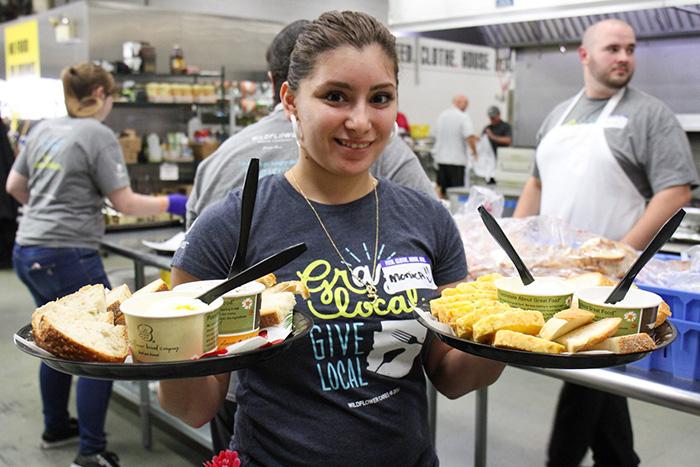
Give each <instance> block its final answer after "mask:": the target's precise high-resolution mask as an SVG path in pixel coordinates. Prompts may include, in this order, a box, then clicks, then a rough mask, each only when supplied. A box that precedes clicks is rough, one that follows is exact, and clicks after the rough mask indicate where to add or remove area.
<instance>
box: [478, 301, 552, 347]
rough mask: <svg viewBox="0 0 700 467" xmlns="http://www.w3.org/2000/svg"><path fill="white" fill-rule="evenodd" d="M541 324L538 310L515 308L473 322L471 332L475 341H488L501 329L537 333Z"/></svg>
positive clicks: (542, 322) (541, 318) (540, 314)
mask: <svg viewBox="0 0 700 467" xmlns="http://www.w3.org/2000/svg"><path fill="white" fill-rule="evenodd" d="M543 325H544V318H543V317H542V313H540V312H539V311H534V310H519V309H515V310H513V311H504V312H503V313H497V314H495V315H491V316H487V317H485V318H481V319H480V320H479V321H477V322H476V323H475V324H474V327H473V330H472V332H473V337H474V340H475V341H476V342H490V341H491V340H492V339H493V336H494V334H496V332H498V331H500V330H502V329H507V330H509V331H517V332H522V333H524V334H537V333H538V332H539V331H540V329H542V326H543Z"/></svg>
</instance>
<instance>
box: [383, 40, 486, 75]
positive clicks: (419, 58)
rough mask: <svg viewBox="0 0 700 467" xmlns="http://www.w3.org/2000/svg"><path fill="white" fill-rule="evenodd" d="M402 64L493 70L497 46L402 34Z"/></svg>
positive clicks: (399, 49)
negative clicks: (411, 36) (417, 37)
mask: <svg viewBox="0 0 700 467" xmlns="http://www.w3.org/2000/svg"><path fill="white" fill-rule="evenodd" d="M396 53H397V55H398V58H399V62H400V64H401V65H415V64H416V62H417V63H418V66H419V67H421V68H422V67H430V68H433V69H442V70H444V71H455V72H476V73H493V72H494V71H495V50H494V49H492V48H490V47H483V46H477V45H470V44H460V43H456V42H448V41H442V40H436V39H426V38H422V37H421V38H420V39H419V40H418V41H416V40H415V38H409V37H401V38H398V39H397V41H396Z"/></svg>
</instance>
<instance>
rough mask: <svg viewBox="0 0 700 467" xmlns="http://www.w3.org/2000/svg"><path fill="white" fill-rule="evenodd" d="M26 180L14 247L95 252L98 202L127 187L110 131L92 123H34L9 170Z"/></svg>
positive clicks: (63, 120)
mask: <svg viewBox="0 0 700 467" xmlns="http://www.w3.org/2000/svg"><path fill="white" fill-rule="evenodd" d="M12 168H13V170H15V171H17V172H19V173H20V174H22V175H24V176H25V177H27V179H28V188H29V192H30V195H29V203H28V204H27V205H26V206H25V208H24V213H23V216H22V218H21V221H20V224H19V229H18V230H17V243H18V244H20V245H23V246H31V245H41V246H47V247H79V248H92V249H97V248H98V247H99V242H100V239H101V238H102V236H103V235H104V217H103V216H102V206H103V204H104V197H105V196H106V195H107V194H109V193H111V192H112V191H114V190H117V189H120V188H124V187H127V186H129V175H128V173H127V170H126V166H125V165H124V156H123V155H122V152H121V147H120V146H119V142H118V141H117V138H116V137H115V136H114V134H113V133H112V130H110V129H109V128H107V127H106V126H104V125H102V124H101V123H100V122H99V121H97V120H95V119H94V118H71V117H61V118H57V119H52V120H45V121H43V122H40V123H39V124H38V125H37V126H36V127H35V128H34V129H33V130H32V131H31V132H30V133H29V136H28V138H27V144H26V146H25V148H24V150H23V151H22V152H21V153H20V155H19V156H18V157H17V160H16V161H15V163H14V165H13V166H12Z"/></svg>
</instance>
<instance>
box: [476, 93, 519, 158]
mask: <svg viewBox="0 0 700 467" xmlns="http://www.w3.org/2000/svg"><path fill="white" fill-rule="evenodd" d="M486 113H487V115H488V117H489V121H490V122H491V123H489V124H488V125H486V127H485V128H484V131H482V133H483V134H485V135H486V136H487V137H488V138H489V143H491V148H492V149H493V153H494V155H497V151H498V148H501V147H506V146H510V145H511V144H513V129H512V128H511V127H510V123H508V122H504V121H503V120H502V119H501V111H500V110H499V109H498V107H496V106H495V105H492V106H491V107H489V109H488V111H487V112H486Z"/></svg>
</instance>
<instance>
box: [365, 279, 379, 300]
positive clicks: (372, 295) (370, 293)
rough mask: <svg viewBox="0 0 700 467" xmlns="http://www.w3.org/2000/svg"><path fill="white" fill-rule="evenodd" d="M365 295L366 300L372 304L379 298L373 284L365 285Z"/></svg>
mask: <svg viewBox="0 0 700 467" xmlns="http://www.w3.org/2000/svg"><path fill="white" fill-rule="evenodd" d="M365 293H366V294H367V298H369V299H370V300H372V303H374V302H376V301H377V299H378V298H379V295H377V288H376V287H375V286H374V284H370V283H369V282H368V283H366V284H365Z"/></svg>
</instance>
